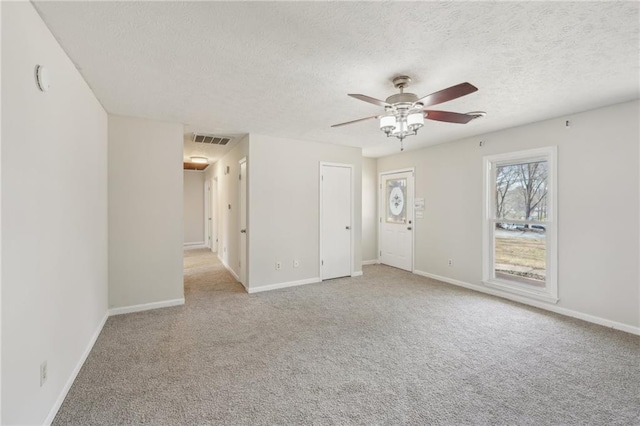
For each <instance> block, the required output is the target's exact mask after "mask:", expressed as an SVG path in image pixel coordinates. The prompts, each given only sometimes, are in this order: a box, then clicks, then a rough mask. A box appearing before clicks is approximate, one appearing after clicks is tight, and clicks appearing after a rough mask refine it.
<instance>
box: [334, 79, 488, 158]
mask: <svg viewBox="0 0 640 426" xmlns="http://www.w3.org/2000/svg"><path fill="white" fill-rule="evenodd" d="M392 82H393V86H394V87H395V88H396V89H399V90H400V93H396V94H394V95H391V96H389V97H388V98H387V99H386V100H384V101H382V100H380V99H376V98H372V97H370V96H366V95H360V94H349V96H351V97H352V98H356V99H360V100H361V101H365V102H369V103H371V104H374V105H378V106H382V107H384V109H385V111H384V113H382V114H378V115H372V116H370V117H365V118H360V119H357V120H352V121H347V122H345V123H340V124H334V125H333V126H331V127H340V126H346V125H347V124H353V123H358V122H360V121H365V120H371V119H373V118H375V119H379V120H380V130H382V131H383V132H384V133H385V134H386V135H387V137H391V136H393V137H396V138H398V139H400V147H401V148H400V149H401V151H402V150H404V147H403V145H402V143H403V140H404V138H405V137H407V136H412V135H417V134H418V130H419V129H420V128H421V127H422V126H423V125H424V119H425V118H426V119H428V120H436V121H444V122H447V123H459V124H465V123H468V122H469V121H471V120H474V119H476V118H478V117H484V116H485V115H486V113H485V112H482V111H474V112H468V113H466V114H461V113H458V112H450V111H437V110H430V109H426V108H427V107H429V106H432V105H437V104H441V103H444V102H448V101H451V100H454V99H457V98H460V97H462V96H465V95H468V94H471V93H473V92H475V91H477V90H478V88H477V87H475V86H474V85H473V84H470V83H460V84H458V85H455V86H452V87H449V88H447V89H444V90H440V91H439V92H435V93H432V94H430V95H427V96H424V97H422V98H418V96H416V95H415V94H413V93H404V89H405V88H406V87H408V86H409V83H410V82H411V78H410V77H408V76H406V75H401V76H397V77H395V78H394V79H393V80H392Z"/></svg>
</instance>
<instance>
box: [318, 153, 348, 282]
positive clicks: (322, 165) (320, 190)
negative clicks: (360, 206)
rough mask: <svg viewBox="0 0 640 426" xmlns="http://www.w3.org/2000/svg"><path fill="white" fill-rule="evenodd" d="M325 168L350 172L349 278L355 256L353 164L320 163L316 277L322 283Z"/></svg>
mask: <svg viewBox="0 0 640 426" xmlns="http://www.w3.org/2000/svg"><path fill="white" fill-rule="evenodd" d="M325 166H329V167H344V168H348V169H350V171H351V182H350V185H349V193H350V196H351V197H350V198H351V203H350V204H351V205H350V206H349V220H350V221H351V224H350V225H349V226H350V227H351V229H350V231H351V232H349V243H350V246H351V247H350V248H349V272H350V274H351V276H352V277H353V276H354V270H353V263H354V262H353V257H354V255H355V251H354V244H353V218H354V216H353V210H354V209H353V194H354V190H353V185H354V179H353V170H354V167H353V164H345V163H332V162H328V161H320V166H319V167H318V189H319V191H318V194H319V197H318V202H319V204H318V212H319V215H318V218H319V221H318V272H319V273H318V276H319V277H320V281H322V279H323V277H322V219H323V214H322V189H323V184H322V168H323V167H325Z"/></svg>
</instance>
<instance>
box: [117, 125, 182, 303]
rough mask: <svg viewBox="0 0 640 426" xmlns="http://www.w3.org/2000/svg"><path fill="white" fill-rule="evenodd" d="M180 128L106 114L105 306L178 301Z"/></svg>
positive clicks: (179, 289)
mask: <svg viewBox="0 0 640 426" xmlns="http://www.w3.org/2000/svg"><path fill="white" fill-rule="evenodd" d="M182 139H183V126H182V125H181V124H174V123H164V122H159V121H151V120H142V119H137V118H129V117H118V116H113V115H110V116H109V307H110V308H121V307H127V306H135V305H140V304H146V303H152V302H162V301H169V300H177V299H183V297H184V289H183V279H182V273H183V265H182V257H183V241H184V240H183V233H184V229H183V220H182V205H183V199H182V190H183V186H182V177H183V176H182V173H183V169H182V167H183V166H182V148H183V140H182Z"/></svg>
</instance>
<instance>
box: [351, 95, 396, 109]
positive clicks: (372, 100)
mask: <svg viewBox="0 0 640 426" xmlns="http://www.w3.org/2000/svg"><path fill="white" fill-rule="evenodd" d="M349 96H351V97H352V98H356V99H360V100H361V101H365V102H369V103H370V104H374V105H378V106H383V107H386V106H391V104H388V103H386V102H385V101H381V100H380V99H376V98H372V97H371V96H367V95H359V94H353V93H349Z"/></svg>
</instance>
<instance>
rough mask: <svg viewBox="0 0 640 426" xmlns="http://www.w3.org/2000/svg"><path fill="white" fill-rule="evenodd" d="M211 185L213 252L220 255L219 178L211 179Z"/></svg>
mask: <svg viewBox="0 0 640 426" xmlns="http://www.w3.org/2000/svg"><path fill="white" fill-rule="evenodd" d="M209 182H210V183H211V207H210V209H211V210H210V214H211V229H210V230H209V232H210V233H211V247H210V248H211V252H213V253H218V213H219V210H220V209H219V207H218V177H217V176H214V177H212V178H211V179H209Z"/></svg>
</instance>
